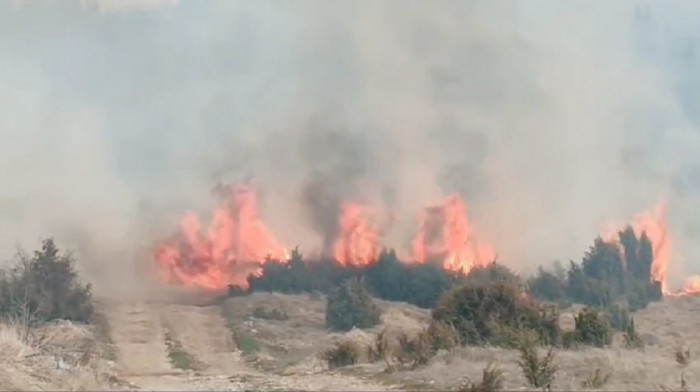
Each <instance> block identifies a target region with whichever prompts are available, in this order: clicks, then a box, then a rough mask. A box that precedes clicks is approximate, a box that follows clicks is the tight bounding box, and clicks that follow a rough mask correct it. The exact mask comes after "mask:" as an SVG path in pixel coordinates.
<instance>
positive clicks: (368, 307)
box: [326, 278, 380, 331]
mask: <svg viewBox="0 0 700 392" xmlns="http://www.w3.org/2000/svg"><path fill="white" fill-rule="evenodd" d="M379 316H380V311H379V308H378V307H377V305H376V304H375V303H374V301H373V300H372V297H371V296H370V295H369V293H367V290H365V288H364V287H363V286H362V281H361V280H360V279H359V278H352V279H350V280H348V281H347V282H345V283H343V284H342V285H340V287H338V288H337V289H336V290H334V291H333V292H332V293H331V294H330V295H329V296H328V304H327V306H326V326H327V327H328V328H331V329H333V330H337V331H349V330H351V329H352V328H370V327H373V326H375V325H377V324H379Z"/></svg>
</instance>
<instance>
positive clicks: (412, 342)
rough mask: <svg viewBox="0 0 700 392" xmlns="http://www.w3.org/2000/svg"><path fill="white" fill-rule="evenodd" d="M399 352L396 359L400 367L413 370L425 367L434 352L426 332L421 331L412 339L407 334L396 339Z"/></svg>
mask: <svg viewBox="0 0 700 392" xmlns="http://www.w3.org/2000/svg"><path fill="white" fill-rule="evenodd" d="M398 342H399V351H398V356H397V359H398V360H399V362H400V363H401V365H402V366H406V367H408V368H410V369H415V368H417V367H418V366H420V365H425V364H426V363H428V361H430V358H432V357H433V356H434V355H435V350H434V349H433V345H432V342H431V338H430V335H429V334H428V332H427V331H421V332H420V333H418V334H417V335H416V336H414V337H413V338H411V337H409V336H408V335H407V334H401V335H399V337H398Z"/></svg>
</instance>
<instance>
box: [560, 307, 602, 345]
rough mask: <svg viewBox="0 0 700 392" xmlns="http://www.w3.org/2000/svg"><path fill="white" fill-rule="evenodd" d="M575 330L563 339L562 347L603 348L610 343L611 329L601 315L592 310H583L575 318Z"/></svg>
mask: <svg viewBox="0 0 700 392" xmlns="http://www.w3.org/2000/svg"><path fill="white" fill-rule="evenodd" d="M575 322H576V329H575V330H574V331H573V332H569V333H568V334H566V335H565V337H564V345H565V346H568V347H571V346H576V345H579V344H581V345H591V346H596V347H605V346H608V345H610V343H612V332H613V331H612V328H611V327H610V323H609V322H608V320H606V318H605V317H603V315H601V314H600V313H599V312H598V311H596V310H595V309H593V308H584V309H583V310H582V311H581V312H580V313H579V314H578V315H577V316H576V317H575Z"/></svg>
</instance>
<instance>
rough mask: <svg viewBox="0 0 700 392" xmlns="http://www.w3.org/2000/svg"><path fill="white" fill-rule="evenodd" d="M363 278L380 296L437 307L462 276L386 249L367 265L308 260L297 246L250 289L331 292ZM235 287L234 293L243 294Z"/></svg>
mask: <svg viewBox="0 0 700 392" xmlns="http://www.w3.org/2000/svg"><path fill="white" fill-rule="evenodd" d="M353 277H360V278H362V279H363V281H364V284H365V286H366V287H367V289H368V290H369V291H370V292H371V293H372V294H373V295H374V296H376V297H377V298H381V299H385V300H388V301H401V302H407V303H410V304H413V305H416V306H419V307H422V308H431V307H433V306H434V305H435V304H436V303H437V301H438V300H439V299H440V297H441V296H442V295H443V294H444V293H445V292H446V291H447V290H449V289H450V288H452V287H453V286H454V285H455V284H456V283H457V282H459V280H460V278H459V277H458V276H456V275H455V274H453V273H451V272H449V271H446V270H445V269H444V268H442V267H440V266H436V265H432V264H406V263H402V262H401V261H399V260H398V258H397V257H396V253H395V252H394V251H383V252H382V253H381V254H380V256H379V258H378V260H377V262H376V263H372V264H370V265H369V266H366V267H354V266H350V267H348V266H343V265H340V264H339V263H338V262H337V261H335V260H333V259H322V260H315V261H304V260H303V259H302V255H301V253H299V252H298V251H297V250H295V251H294V252H292V257H291V259H290V261H289V262H280V261H275V260H270V261H268V262H266V263H265V264H264V265H263V271H262V274H260V276H252V277H250V278H249V279H248V282H249V284H250V291H274V292H281V293H294V294H299V293H310V292H315V291H318V292H322V293H325V294H330V293H331V292H332V291H333V290H335V288H336V287H338V286H339V285H340V284H342V282H344V281H346V280H348V279H350V278H353ZM238 291H240V290H236V291H231V292H230V294H231V295H241V293H239V292H238Z"/></svg>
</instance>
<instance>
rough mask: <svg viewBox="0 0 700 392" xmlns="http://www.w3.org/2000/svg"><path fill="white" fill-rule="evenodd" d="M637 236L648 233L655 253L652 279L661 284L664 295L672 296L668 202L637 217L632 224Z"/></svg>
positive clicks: (661, 201)
mask: <svg viewBox="0 0 700 392" xmlns="http://www.w3.org/2000/svg"><path fill="white" fill-rule="evenodd" d="M632 227H633V228H634V232H635V234H636V235H637V236H638V237H639V236H641V235H642V233H646V235H647V237H648V238H649V241H650V242H651V246H652V250H653V252H654V261H653V263H652V264H651V278H652V279H653V280H655V281H657V282H661V291H662V293H664V295H668V294H670V291H669V289H668V265H669V262H670V260H671V247H672V245H673V244H672V240H671V236H670V234H669V231H668V219H667V217H666V201H665V200H664V199H661V200H659V202H658V203H657V204H656V206H654V209H653V210H652V211H649V212H645V213H642V214H639V215H637V216H636V217H635V218H634V220H633V223H632Z"/></svg>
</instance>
